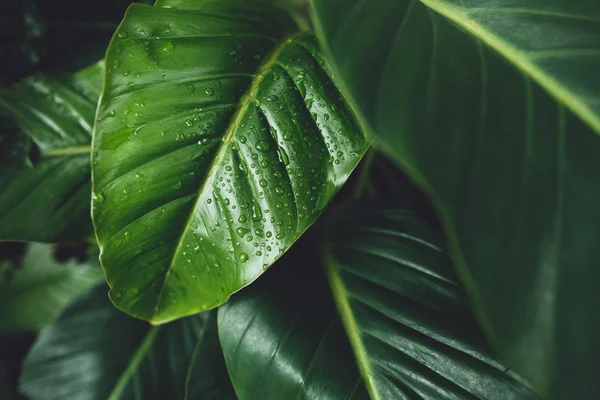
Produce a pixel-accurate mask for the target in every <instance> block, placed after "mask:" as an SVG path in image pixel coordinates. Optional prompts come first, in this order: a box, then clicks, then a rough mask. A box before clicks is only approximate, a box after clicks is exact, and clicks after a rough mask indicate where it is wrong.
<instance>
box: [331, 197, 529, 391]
mask: <svg viewBox="0 0 600 400" xmlns="http://www.w3.org/2000/svg"><path fill="white" fill-rule="evenodd" d="M441 242H442V241H441V239H440V237H439V236H438V234H437V233H436V232H435V231H434V230H432V229H431V228H429V227H428V226H427V225H426V224H424V223H423V222H421V221H420V220H419V219H417V218H416V217H415V216H414V214H412V213H411V212H409V211H407V210H405V209H399V208H397V207H389V206H388V207H386V206H382V205H381V204H380V203H375V202H362V203H358V204H355V205H353V206H350V207H346V208H344V209H343V211H340V212H338V213H337V214H336V215H335V218H334V219H333V221H332V222H331V226H330V227H329V230H328V238H327V242H326V243H327V244H326V252H325V265H326V268H327V272H328V276H329V282H330V285H331V288H332V291H333V297H334V299H335V301H336V304H337V307H338V310H339V312H340V315H341V317H342V320H343V322H344V326H345V328H346V332H347V334H348V337H349V338H350V342H351V343H352V347H353V349H354V353H355V355H356V360H357V363H358V366H359V368H360V370H361V373H362V376H363V377H365V381H366V383H367V388H368V391H369V394H370V398H371V399H432V400H441V399H507V400H508V399H515V400H516V399H519V400H523V399H535V398H537V397H536V396H535V395H534V394H533V393H532V392H531V391H530V390H529V389H527V388H526V387H525V386H523V385H522V384H520V383H518V382H517V381H516V380H515V379H514V378H512V377H511V376H510V374H508V373H507V370H506V369H505V368H504V367H502V366H501V365H500V364H499V363H498V362H497V361H495V360H494V358H493V357H492V356H491V354H490V353H491V352H490V350H489V349H488V345H487V343H486V341H485V339H484V337H483V334H482V333H481V332H480V330H479V328H478V326H477V324H476V321H475V318H474V317H473V315H472V313H471V310H470V307H469V302H468V299H467V296H466V294H465V293H464V291H463V289H462V288H461V286H460V284H459V281H458V279H457V277H456V276H455V274H454V269H453V267H452V262H451V261H450V258H449V257H448V256H447V255H446V253H445V252H444V250H443V249H442V247H441Z"/></svg>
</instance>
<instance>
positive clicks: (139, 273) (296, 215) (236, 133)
mask: <svg viewBox="0 0 600 400" xmlns="http://www.w3.org/2000/svg"><path fill="white" fill-rule="evenodd" d="M242 16H243V17H242ZM295 30H296V28H295V26H294V24H293V23H292V22H291V21H290V20H289V18H288V17H287V16H286V15H285V14H282V13H281V12H279V11H278V10H277V8H276V7H274V6H273V5H272V4H270V3H265V2H261V1H251V2H247V1H237V0H228V1H219V2H215V1H159V2H158V3H157V5H156V6H155V7H148V6H142V5H134V6H132V7H131V8H130V9H129V11H128V12H127V16H126V18H125V20H124V21H123V23H122V24H121V25H120V28H119V31H118V32H117V33H116V35H115V38H114V40H113V42H112V43H111V45H110V47H109V50H108V53H107V66H108V67H107V79H106V83H105V90H104V94H103V97H102V101H101V103H100V106H99V110H98V111H99V112H98V119H97V124H96V133H95V137H94V168H93V179H94V188H93V191H94V196H93V219H94V224H95V228H96V233H97V236H98V240H99V243H100V247H101V249H102V255H101V259H102V264H103V266H104V268H105V272H106V276H107V279H108V282H109V284H110V286H111V292H110V297H111V299H112V301H113V302H114V303H115V304H116V305H117V307H119V308H120V309H122V310H124V311H126V312H127V313H129V314H131V315H134V316H136V317H139V318H143V319H147V320H151V321H153V322H155V323H161V322H166V321H169V320H172V319H175V318H179V317H182V316H185V315H188V314H192V313H196V312H198V311H201V310H205V309H209V308H212V307H215V306H218V305H220V304H222V303H224V302H225V301H226V300H227V299H228V297H229V296H230V295H231V293H234V292H236V291H237V290H239V289H241V288H242V287H244V286H246V285H248V284H249V283H250V282H252V281H253V280H254V279H256V278H257V277H258V276H259V275H260V274H261V273H262V272H263V271H264V270H265V269H266V268H267V267H268V266H269V265H271V264H272V263H273V262H274V261H275V260H276V259H277V258H278V257H279V256H280V255H281V254H283V253H284V252H285V251H286V250H287V249H288V248H289V247H290V246H291V244H292V243H293V242H294V241H295V240H296V239H297V238H298V237H299V236H300V235H301V234H302V233H303V232H304V231H305V230H306V229H307V228H308V227H309V226H310V225H311V224H312V223H313V222H314V221H315V219H316V218H317V216H318V215H319V214H320V213H321V211H322V210H323V209H324V208H325V206H326V205H327V203H328V202H329V201H330V200H331V198H332V197H333V195H334V194H335V193H336V192H337V190H338V189H339V188H340V186H341V185H342V184H343V183H344V181H345V180H346V178H347V177H348V175H349V174H350V172H351V171H352V169H353V168H354V167H355V166H356V164H357V163H358V161H359V159H360V157H361V156H362V154H363V153H364V151H365V150H366V147H367V144H368V140H367V139H366V138H365V136H364V134H363V133H362V131H361V130H360V128H359V126H358V124H357V122H356V121H355V119H354V115H353V114H352V112H351V111H350V109H349V108H348V107H347V105H346V104H345V103H344V101H343V99H342V97H341V94H340V92H339V91H338V89H337V88H336V87H335V85H334V83H333V82H332V80H331V78H330V76H329V74H328V72H327V65H326V64H325V63H324V61H323V60H321V58H320V54H319V51H318V49H317V48H316V45H315V43H314V41H313V39H312V38H311V37H310V36H306V35H304V34H293V35H292V36H290V33H291V32H294V31H295Z"/></svg>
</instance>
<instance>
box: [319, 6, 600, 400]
mask: <svg viewBox="0 0 600 400" xmlns="http://www.w3.org/2000/svg"><path fill="white" fill-rule="evenodd" d="M314 9H315V14H316V15H317V17H318V18H317V19H318V25H320V31H321V33H322V35H323V40H324V42H327V45H328V47H329V48H330V50H331V53H332V55H333V58H334V59H335V63H336V66H337V69H338V70H339V71H340V73H341V78H342V80H344V82H345V85H346V86H347V87H348V89H349V92H350V93H351V95H352V97H353V99H354V102H355V103H356V104H357V105H358V106H359V109H360V112H361V113H362V115H363V116H364V118H365V120H366V121H367V122H368V124H369V125H370V126H371V127H372V128H373V129H374V131H375V132H377V134H378V135H379V139H380V142H381V144H382V145H383V146H384V147H385V148H386V150H387V151H388V152H389V153H390V154H393V155H394V157H395V158H396V160H397V161H399V162H400V163H401V164H402V166H403V167H404V169H405V170H406V171H407V172H408V173H409V174H410V175H411V176H412V178H413V179H414V180H415V181H416V182H417V183H419V184H420V185H421V186H422V187H423V188H424V189H425V190H426V191H427V192H428V194H429V195H430V197H431V198H432V199H433V200H434V201H435V202H436V205H437V208H438V210H439V212H440V215H441V216H442V217H443V219H444V223H445V226H446V228H447V232H448V233H449V236H450V240H451V248H452V254H453V258H454V260H455V262H456V264H457V266H458V267H459V272H460V275H461V277H462V278H463V281H464V282H465V283H466V285H467V288H468V289H469V291H470V294H471V296H472V298H473V300H474V301H475V303H476V308H477V310H478V316H479V318H480V320H481V321H482V322H483V325H484V328H485V330H486V332H487V333H488V336H489V337H490V339H491V341H492V344H493V345H494V346H495V348H496V349H497V350H498V352H499V354H501V355H502V357H503V358H504V360H505V361H506V363H507V364H508V366H510V367H511V368H513V369H515V370H516V371H517V372H518V373H520V374H521V375H523V376H524V377H525V378H527V379H528V380H529V381H530V382H531V383H532V384H533V386H535V388H536V389H537V390H538V391H539V392H540V393H541V394H542V395H544V396H546V397H552V398H561V399H571V398H580V399H595V398H598V397H600V385H599V384H598V380H597V377H596V373H595V372H594V371H595V367H594V366H595V365H596V360H597V359H598V357H600V342H598V340H597V338H598V337H599V336H600V314H599V313H598V312H597V310H596V306H595V304H596V303H597V293H596V291H597V290H596V282H597V281H598V279H599V278H600V269H599V268H598V261H597V260H598V258H599V255H600V254H599V252H598V246H597V238H598V236H599V235H600V222H599V221H600V213H599V211H598V207H597V205H598V204H599V202H600V190H599V189H598V184H597V177H598V176H599V174H600V157H598V155H599V154H600V139H599V137H598V134H599V133H600V100H599V99H600V84H599V83H600V80H598V79H597V76H598V73H597V71H598V68H599V66H600V23H599V22H598V21H600V3H598V2H596V1H585V0H579V1H568V2H567V1H558V0H555V1H537V0H523V1H518V2H517V1H508V0H507V1H486V2H483V1H475V0H473V1H471V0H468V1H458V0H445V1H444V0H423V1H408V0H405V1H396V0H387V1H380V2H365V1H358V0H354V1H351V2H345V1H339V0H314Z"/></svg>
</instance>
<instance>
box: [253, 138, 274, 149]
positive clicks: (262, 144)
mask: <svg viewBox="0 0 600 400" xmlns="http://www.w3.org/2000/svg"><path fill="white" fill-rule="evenodd" d="M255 147H256V150H258V151H262V152H266V151H269V150H270V149H271V145H270V144H269V142H267V141H266V140H261V141H259V142H256V145H255Z"/></svg>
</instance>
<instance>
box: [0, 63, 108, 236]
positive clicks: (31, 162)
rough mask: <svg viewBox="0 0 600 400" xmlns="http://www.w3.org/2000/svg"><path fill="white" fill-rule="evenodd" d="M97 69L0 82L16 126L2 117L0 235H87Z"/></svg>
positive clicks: (1, 99)
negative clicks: (63, 75) (62, 76)
mask: <svg viewBox="0 0 600 400" xmlns="http://www.w3.org/2000/svg"><path fill="white" fill-rule="evenodd" d="M102 71H103V64H102V63H98V64H95V65H93V66H91V67H89V68H87V69H85V70H83V71H80V72H78V73H76V74H73V75H71V76H67V77H65V78H61V79H58V78H52V77H50V76H46V75H35V76H32V77H29V78H26V79H25V80H23V81H22V82H20V83H17V84H15V85H13V86H11V87H10V88H7V89H3V88H0V106H2V107H4V108H5V109H6V110H8V111H9V112H10V113H11V115H12V117H14V119H15V120H16V122H17V123H18V124H19V126H20V128H21V129H22V131H20V130H18V129H16V128H15V126H14V123H12V122H10V121H7V122H3V123H2V125H3V126H7V129H6V130H3V131H2V132H0V155H2V156H3V158H2V162H1V163H0V168H1V169H2V170H1V175H0V240H23V241H38V242H55V241H60V240H62V241H66V240H71V241H81V240H83V239H84V238H86V237H87V236H88V235H89V234H90V233H91V224H90V218H89V201H90V200H89V199H90V151H91V150H90V142H91V132H92V124H93V121H94V114H95V110H96V103H97V100H98V97H99V96H100V90H101V87H102ZM6 154H8V155H11V156H10V158H5V157H4V155H6Z"/></svg>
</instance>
